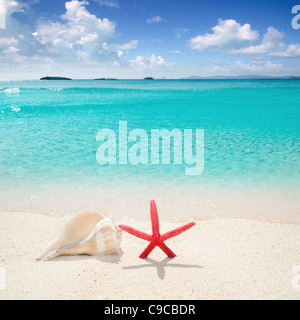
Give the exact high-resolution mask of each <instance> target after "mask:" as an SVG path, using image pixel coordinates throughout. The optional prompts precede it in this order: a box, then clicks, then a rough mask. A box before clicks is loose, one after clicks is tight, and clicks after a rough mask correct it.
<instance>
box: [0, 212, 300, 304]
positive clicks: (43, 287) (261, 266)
mask: <svg viewBox="0 0 300 320" xmlns="http://www.w3.org/2000/svg"><path fill="white" fill-rule="evenodd" d="M0 221H1V222H0V268H5V270H6V290H0V299H299V298H300V290H296V289H294V288H293V287H292V285H291V283H292V279H293V276H294V275H293V274H292V270H293V267H294V266H297V265H300V225H292V224H279V223H268V222H259V221H254V220H246V219H215V220H202V221H199V222H198V223H197V225H196V227H194V228H193V229H191V230H189V231H187V232H186V233H185V234H183V235H181V236H178V237H176V238H174V239H171V240H169V241H168V242H167V244H168V245H169V246H170V248H171V249H173V250H174V251H175V253H177V254H178V258H175V259H166V258H165V256H164V254H163V253H162V252H161V251H160V250H159V249H155V251H154V252H153V253H152V254H151V256H150V259H147V260H141V259H139V258H138V255H139V254H140V253H141V251H142V250H143V249H144V248H145V246H146V245H147V243H146V242H145V241H142V240H140V239H137V238H135V237H132V236H130V235H128V234H125V233H124V234H123V243H122V249H123V251H124V253H123V254H122V255H121V256H114V257H87V256H81V257H61V258H58V259H56V260H54V261H51V262H36V261H35V260H34V259H35V258H36V257H37V256H39V255H40V254H41V252H42V251H43V250H44V249H45V248H46V247H47V245H48V244H49V243H50V242H51V241H52V240H54V238H55V237H56V236H57V235H58V234H59V233H60V231H61V229H62V228H63V227H64V225H65V223H66V222H67V221H68V219H66V218H57V217H50V216H43V215H38V214H30V213H0ZM116 222H117V223H126V224H129V225H131V226H133V227H136V228H138V229H141V230H144V231H145V232H149V233H150V230H151V227H150V221H149V222H147V223H145V222H136V221H134V220H130V221H124V220H123V221H116ZM179 225H181V224H176V223H164V222H163V221H162V222H161V229H162V232H164V231H168V230H170V229H173V228H175V227H177V226H179ZM2 270H3V269H2Z"/></svg>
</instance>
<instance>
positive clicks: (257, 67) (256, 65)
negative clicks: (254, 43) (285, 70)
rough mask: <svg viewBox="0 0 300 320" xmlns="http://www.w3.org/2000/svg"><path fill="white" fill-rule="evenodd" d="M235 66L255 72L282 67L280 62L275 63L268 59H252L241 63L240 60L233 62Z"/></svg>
mask: <svg viewBox="0 0 300 320" xmlns="http://www.w3.org/2000/svg"><path fill="white" fill-rule="evenodd" d="M235 67H237V68H238V69H240V70H245V71H252V72H257V71H264V72H266V71H273V70H279V69H282V64H276V63H272V62H270V61H264V60H261V59H258V60H253V61H251V62H250V63H242V62H240V61H236V62H235Z"/></svg>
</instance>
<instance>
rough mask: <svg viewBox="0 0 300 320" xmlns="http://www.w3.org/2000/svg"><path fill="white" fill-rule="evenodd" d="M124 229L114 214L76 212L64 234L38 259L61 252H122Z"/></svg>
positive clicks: (52, 256)
mask: <svg viewBox="0 0 300 320" xmlns="http://www.w3.org/2000/svg"><path fill="white" fill-rule="evenodd" d="M121 238H122V231H121V229H119V227H118V226H116V225H115V224H114V223H113V221H112V219H111V218H105V217H104V216H103V215H102V214H100V213H99V212H98V211H96V210H85V211H82V212H80V213H78V214H77V215H75V216H74V217H73V218H72V219H71V220H70V221H69V223H68V224H67V226H66V227H65V228H64V230H63V232H62V234H61V235H60V237H59V238H58V239H57V240H56V241H55V242H54V243H53V244H51V245H50V247H49V248H48V249H47V250H46V252H45V253H44V254H43V255H42V256H41V257H40V258H38V259H37V260H43V261H46V260H52V259H54V258H56V257H59V256H64V255H68V256H74V255H91V256H93V255H117V254H120V245H121Z"/></svg>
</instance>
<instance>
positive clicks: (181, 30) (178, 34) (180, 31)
mask: <svg viewBox="0 0 300 320" xmlns="http://www.w3.org/2000/svg"><path fill="white" fill-rule="evenodd" d="M175 31H176V38H177V39H181V38H182V36H183V35H184V34H186V33H188V32H189V31H190V29H185V28H178V29H176V30H175Z"/></svg>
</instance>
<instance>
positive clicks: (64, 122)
mask: <svg viewBox="0 0 300 320" xmlns="http://www.w3.org/2000/svg"><path fill="white" fill-rule="evenodd" d="M119 121H127V122H128V130H129V131H130V130H131V129H136V128H138V129H144V130H145V131H146V132H147V133H149V136H150V131H151V129H169V130H172V129H174V128H178V129H180V130H184V129H194V130H196V129H204V130H205V167H204V172H203V174H202V175H199V176H187V175H186V174H185V165H184V164H183V165H174V164H170V165H151V164H149V165H139V166H132V165H110V166H106V167H103V166H100V165H99V164H98V163H97V159H96V153H97V149H98V148H99V146H100V143H99V142H97V141H96V135H97V133H98V131H99V130H100V129H103V128H108V129H113V130H114V131H115V132H116V133H117V132H118V126H119ZM0 137H1V139H0V199H1V203H0V210H5V211H27V210H29V211H34V212H42V213H47V214H49V213H59V214H69V213H73V212H76V210H79V209H82V208H85V207H87V206H89V205H90V204H91V203H95V204H96V206H97V207H99V209H101V210H104V211H106V212H107V213H108V214H113V213H116V212H117V214H120V215H121V214H126V215H128V216H130V217H135V218H143V217H144V215H145V214H147V212H148V200H150V199H151V198H154V197H155V198H156V199H159V200H160V202H161V206H162V208H163V209H165V210H167V211H168V212H167V213H165V217H166V218H169V219H170V218H171V215H172V217H173V218H174V217H178V218H180V219H184V218H187V217H195V218H205V217H212V216H223V215H226V216H228V215H229V216H230V215H232V216H246V217H250V216H251V217H252V216H253V217H259V218H261V219H265V218H266V219H269V220H272V219H274V220H285V221H293V220H297V219H298V218H299V216H300V213H299V211H298V209H297V205H298V207H299V202H298V201H299V200H298V198H299V184H300V179H299V178H300V170H299V169H300V157H299V151H300V147H299V144H300V139H299V138H300V81H279V80H278V81H277V80H242V81H237V80H210V81H203V80H201V81H180V80H163V81H158V80H156V81H151V82H147V81H143V80H119V81H87V80H81V81H14V82H5V81H2V82H0ZM249 197H250V198H249ZM163 202H168V205H167V204H165V203H163ZM249 206H250V207H249ZM142 210H143V213H140V212H141V211H142ZM171 211H172V212H171ZM266 211H268V212H266Z"/></svg>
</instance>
